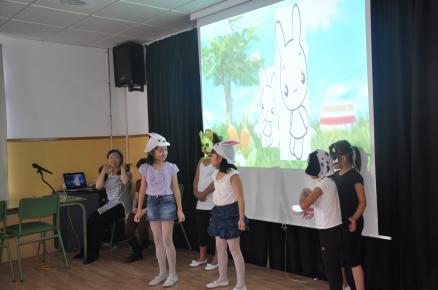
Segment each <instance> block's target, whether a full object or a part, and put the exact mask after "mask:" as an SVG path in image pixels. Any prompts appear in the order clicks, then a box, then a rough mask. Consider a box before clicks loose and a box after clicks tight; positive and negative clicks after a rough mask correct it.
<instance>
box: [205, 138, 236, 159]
mask: <svg viewBox="0 0 438 290" xmlns="http://www.w3.org/2000/svg"><path fill="white" fill-rule="evenodd" d="M236 144H239V142H236V141H222V142H219V143H216V144H214V145H213V148H212V149H213V150H214V151H215V152H216V153H217V154H218V155H220V156H222V157H223V158H225V159H226V160H227V163H228V164H234V162H236V160H235V155H236V153H235V152H234V147H233V146H234V145H236Z"/></svg>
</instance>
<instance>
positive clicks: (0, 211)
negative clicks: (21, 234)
mask: <svg viewBox="0 0 438 290" xmlns="http://www.w3.org/2000/svg"><path fill="white" fill-rule="evenodd" d="M6 210H7V203H6V200H0V225H1V227H0V237H3V236H6V230H5V228H6V218H7V212H6ZM0 259H1V257H0Z"/></svg>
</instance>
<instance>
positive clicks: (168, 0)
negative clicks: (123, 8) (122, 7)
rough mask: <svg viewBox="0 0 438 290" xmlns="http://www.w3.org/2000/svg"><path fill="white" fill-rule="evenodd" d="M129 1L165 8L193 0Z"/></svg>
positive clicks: (171, 7)
mask: <svg viewBox="0 0 438 290" xmlns="http://www.w3.org/2000/svg"><path fill="white" fill-rule="evenodd" d="M129 1H130V2H135V3H140V4H145V5H150V6H155V7H161V8H165V9H174V8H176V7H179V6H181V5H184V4H187V3H190V2H191V1H193V0H129Z"/></svg>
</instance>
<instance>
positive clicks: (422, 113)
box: [371, 0, 438, 290]
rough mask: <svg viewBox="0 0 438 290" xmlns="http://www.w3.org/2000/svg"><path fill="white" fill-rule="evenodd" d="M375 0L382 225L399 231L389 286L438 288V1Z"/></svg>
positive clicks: (386, 229) (395, 232) (390, 232)
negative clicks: (437, 181) (437, 187)
mask: <svg viewBox="0 0 438 290" xmlns="http://www.w3.org/2000/svg"><path fill="white" fill-rule="evenodd" d="M371 4H372V9H371V12H372V42H373V46H372V48H373V83H374V112H375V114H374V123H375V139H376V142H375V148H376V169H377V172H376V173H377V174H376V177H377V192H378V206H379V229H380V232H381V234H385V235H389V236H392V237H393V242H391V245H392V246H391V248H390V251H388V252H387V253H385V254H386V255H388V257H387V258H388V260H389V261H390V271H389V277H388V279H389V280H390V281H391V288H388V289H406V290H407V289H424V290H429V289H430V290H431V289H438V275H437V274H438V266H437V263H436V261H437V258H438V249H437V245H438V229H437V226H436V225H435V222H436V221H437V220H438V210H437V208H436V205H437V203H438V195H437V191H436V186H435V184H434V176H435V173H437V171H438V170H437V169H438V168H437V164H438V155H437V154H435V151H436V148H438V138H437V133H438V78H437V75H438V3H437V1H433V0H423V1H419V0H416V1H415V0H403V1H389V0H374V1H372V2H371ZM376 266H378V265H376Z"/></svg>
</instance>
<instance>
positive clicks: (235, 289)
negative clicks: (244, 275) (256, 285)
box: [233, 285, 248, 290]
mask: <svg viewBox="0 0 438 290" xmlns="http://www.w3.org/2000/svg"><path fill="white" fill-rule="evenodd" d="M233 290H248V289H247V288H246V285H245V286H243V288H237V287H234V288H233Z"/></svg>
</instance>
